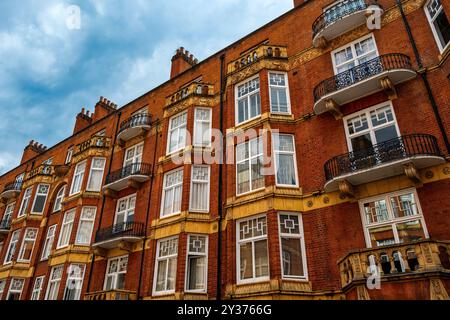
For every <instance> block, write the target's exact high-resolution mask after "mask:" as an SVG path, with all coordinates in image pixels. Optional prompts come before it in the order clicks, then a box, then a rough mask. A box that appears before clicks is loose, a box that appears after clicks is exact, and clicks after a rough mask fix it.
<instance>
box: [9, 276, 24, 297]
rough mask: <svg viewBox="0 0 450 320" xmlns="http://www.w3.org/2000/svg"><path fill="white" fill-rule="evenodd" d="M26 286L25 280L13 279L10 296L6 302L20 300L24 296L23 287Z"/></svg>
mask: <svg viewBox="0 0 450 320" xmlns="http://www.w3.org/2000/svg"><path fill="white" fill-rule="evenodd" d="M24 284H25V279H23V278H12V279H11V284H10V285H9V291H8V296H7V297H6V300H20V297H21V296H22V290H23V286H24Z"/></svg>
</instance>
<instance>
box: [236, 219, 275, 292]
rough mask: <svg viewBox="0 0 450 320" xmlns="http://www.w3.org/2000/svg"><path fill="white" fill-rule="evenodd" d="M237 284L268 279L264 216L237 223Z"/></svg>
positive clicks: (265, 222)
mask: <svg viewBox="0 0 450 320" xmlns="http://www.w3.org/2000/svg"><path fill="white" fill-rule="evenodd" d="M236 231H237V237H236V238H237V279H238V283H245V282H254V281H258V280H268V279H269V253H268V244H267V219H266V217H265V216H262V217H257V218H251V219H245V220H242V221H238V222H237V228H236Z"/></svg>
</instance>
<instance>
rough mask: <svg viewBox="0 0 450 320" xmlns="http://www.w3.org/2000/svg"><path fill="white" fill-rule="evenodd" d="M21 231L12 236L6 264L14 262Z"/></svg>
mask: <svg viewBox="0 0 450 320" xmlns="http://www.w3.org/2000/svg"><path fill="white" fill-rule="evenodd" d="M19 236H20V230H16V231H14V232H13V233H12V235H11V240H10V241H9V245H8V250H7V251H6V255H5V261H4V264H8V263H10V262H12V260H13V258H14V254H15V253H16V249H17V243H18V242H19Z"/></svg>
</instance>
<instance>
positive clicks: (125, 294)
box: [84, 290, 137, 301]
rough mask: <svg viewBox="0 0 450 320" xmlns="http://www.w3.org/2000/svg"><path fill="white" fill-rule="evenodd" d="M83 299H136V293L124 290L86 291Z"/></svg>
mask: <svg viewBox="0 0 450 320" xmlns="http://www.w3.org/2000/svg"><path fill="white" fill-rule="evenodd" d="M84 300H100V301H102V300H137V294H136V292H134V291H126V290H110V291H99V292H93V293H86V295H85V297H84Z"/></svg>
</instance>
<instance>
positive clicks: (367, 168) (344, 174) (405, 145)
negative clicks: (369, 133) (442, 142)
mask: <svg viewBox="0 0 450 320" xmlns="http://www.w3.org/2000/svg"><path fill="white" fill-rule="evenodd" d="M444 162H445V159H444V158H443V156H442V154H441V152H440V150H439V146H438V143H437V140H436V138H435V137H434V136H431V135H427V134H412V135H407V136H402V137H398V138H395V139H392V140H388V141H385V142H382V143H379V144H376V145H373V146H372V147H371V148H369V149H365V150H360V151H356V152H349V153H346V154H343V155H339V156H337V157H334V158H332V159H331V160H328V161H327V162H326V163H325V167H324V169H325V178H326V180H327V182H326V184H325V191H327V192H330V191H335V190H338V189H340V183H341V182H343V181H346V182H348V183H349V184H351V185H360V184H363V183H368V182H372V181H376V180H381V179H384V178H388V177H393V176H397V175H400V174H403V173H406V175H407V176H408V177H411V173H412V172H411V170H409V171H407V168H410V167H408V166H409V164H412V165H413V167H414V168H415V169H421V168H426V167H429V166H433V165H437V164H441V163H444ZM405 165H408V166H407V167H405ZM412 171H414V169H413V170H412ZM416 176H417V174H416Z"/></svg>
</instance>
